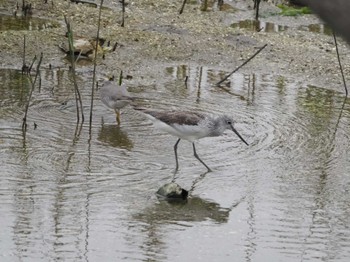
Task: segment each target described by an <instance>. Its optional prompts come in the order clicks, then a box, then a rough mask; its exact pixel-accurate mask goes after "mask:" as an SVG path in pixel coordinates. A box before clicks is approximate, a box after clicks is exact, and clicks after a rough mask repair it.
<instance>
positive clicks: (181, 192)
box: [156, 182, 188, 200]
mask: <svg viewBox="0 0 350 262" xmlns="http://www.w3.org/2000/svg"><path fill="white" fill-rule="evenodd" d="M156 194H157V196H158V197H161V198H164V199H166V200H186V199H187V197H188V191H187V190H185V189H183V188H181V187H180V186H179V185H178V184H176V183H173V182H172V183H168V184H165V185H164V186H162V187H161V188H159V189H158V191H157V193H156Z"/></svg>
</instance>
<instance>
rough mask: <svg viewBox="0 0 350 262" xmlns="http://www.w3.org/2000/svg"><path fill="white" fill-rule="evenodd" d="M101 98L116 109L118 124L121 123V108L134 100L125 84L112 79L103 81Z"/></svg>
mask: <svg viewBox="0 0 350 262" xmlns="http://www.w3.org/2000/svg"><path fill="white" fill-rule="evenodd" d="M100 98H101V101H102V102H103V103H104V104H105V105H106V106H107V107H109V108H111V109H113V110H114V112H115V114H116V120H117V123H118V125H120V109H122V108H123V107H125V106H127V105H128V104H130V103H131V102H132V101H133V100H134V99H133V97H131V96H130V94H129V92H128V90H126V86H125V84H121V85H118V84H116V83H115V82H112V81H106V82H104V83H103V85H102V87H101V89H100Z"/></svg>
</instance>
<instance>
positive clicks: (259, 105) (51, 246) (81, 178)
mask: <svg viewBox="0 0 350 262" xmlns="http://www.w3.org/2000/svg"><path fill="white" fill-rule="evenodd" d="M225 73H226V72H222V71H219V70H216V69H212V68H208V67H199V66H197V65H178V66H172V65H168V66H166V67H165V69H162V70H161V71H160V72H159V74H160V79H161V82H155V81H153V82H151V81H150V82H148V81H146V82H145V84H144V85H143V86H139V85H137V84H136V83H135V82H136V81H137V80H136V79H131V80H125V83H126V84H127V85H128V86H129V91H130V92H131V93H133V94H135V95H136V96H138V97H142V99H140V100H139V101H138V102H139V103H140V104H141V105H143V106H147V107H150V108H157V109H169V108H185V109H191V110H198V111H202V112H211V113H216V114H220V113H226V114H230V115H233V116H234V117H235V119H236V121H237V123H236V128H237V130H238V131H239V132H240V133H241V135H242V136H243V137H244V138H245V139H246V140H247V141H248V142H249V143H250V146H246V145H244V144H243V143H242V142H241V141H240V140H239V139H238V138H237V137H236V136H235V134H233V133H230V132H227V133H226V134H225V135H224V136H221V137H217V138H206V139H203V140H200V141H198V142H197V143H196V145H197V152H198V154H199V155H200V157H201V158H202V159H203V160H204V161H205V162H206V164H207V165H208V166H210V167H211V168H212V169H213V172H211V173H205V171H206V169H205V168H204V167H203V166H202V165H201V164H200V163H199V162H198V161H197V160H196V159H195V158H194V157H193V156H192V147H191V145H190V143H188V142H186V141H182V142H181V143H180V144H179V161H180V170H179V172H178V173H177V175H176V177H175V181H176V183H178V184H180V185H181V186H182V187H184V188H185V189H187V190H190V198H189V200H188V202H187V203H177V204H170V203H167V202H159V201H158V200H157V198H156V197H155V192H156V191H157V190H158V188H159V187H160V186H162V185H163V184H165V183H168V182H170V181H171V180H172V179H173V174H172V171H173V169H174V167H175V160H174V153H173V146H174V143H175V141H176V138H174V137H171V136H170V135H167V134H164V133H162V132H160V131H157V130H155V129H153V127H152V124H151V123H150V122H149V121H147V120H146V119H145V118H144V117H143V116H142V115H140V114H138V113H137V112H135V111H133V110H132V108H131V107H128V108H125V109H124V110H123V113H122V125H121V126H120V127H117V126H116V123H115V115H114V113H113V112H111V111H108V109H106V108H105V107H104V106H103V105H102V104H101V102H100V101H99V99H98V95H97V96H96V98H95V101H94V116H93V126H92V135H91V139H89V138H90V137H89V128H88V124H87V123H85V124H84V125H83V126H82V127H81V128H80V127H79V126H78V127H77V126H76V124H75V122H76V120H75V119H76V113H75V102H74V92H73V89H72V84H71V83H70V76H69V74H68V72H67V71H64V70H56V69H55V70H44V71H43V72H42V85H41V89H40V90H38V89H36V90H35V92H34V94H33V99H32V101H31V103H30V110H29V114H28V130H27V135H26V138H25V139H24V137H23V133H22V130H21V124H22V122H21V121H22V118H23V112H24V108H25V104H26V100H27V98H28V93H29V91H28V90H29V88H30V85H29V82H28V79H26V78H25V77H22V76H21V74H20V72H19V71H15V70H0V101H1V102H0V103H1V104H0V105H1V106H0V164H1V167H2V168H1V171H0V213H1V216H0V224H1V238H0V260H1V261H22V260H23V261H48V260H64V261H110V260H111V258H113V260H115V261H117V260H121V259H124V260H127V261H129V260H138V261H139V260H142V261H146V260H149V261H204V260H205V261H320V260H321V261H348V259H349V257H350V230H349V226H350V220H349V215H350V211H349V210H350V208H349V207H350V204H349V199H350V192H349V186H350V176H349V175H348V174H349V172H350V164H349V153H348V152H349V136H348V127H349V124H350V114H349V101H348V100H344V96H343V94H342V93H341V92H339V93H337V92H334V91H329V90H327V89H326V88H327V87H325V88H321V87H314V86H305V85H304V84H303V83H295V82H294V81H293V79H287V78H285V77H282V76H278V75H256V74H248V75H244V74H240V73H236V74H234V75H233V76H232V77H231V78H230V79H229V81H228V82H226V84H224V85H223V87H224V88H218V87H215V86H214V84H215V83H216V82H218V81H219V80H220V79H221V78H222V77H223V76H224V75H225ZM85 75H86V74H85ZM186 76H188V79H187V82H186V84H185V78H186ZM78 81H79V86H80V88H81V89H82V94H83V98H84V101H83V104H84V108H85V111H84V112H85V118H86V119H88V115H89V105H90V92H91V79H83V78H81V77H80V78H78ZM342 107H343V110H341V109H342ZM86 122H87V121H86ZM34 123H35V124H36V128H35V129H34Z"/></svg>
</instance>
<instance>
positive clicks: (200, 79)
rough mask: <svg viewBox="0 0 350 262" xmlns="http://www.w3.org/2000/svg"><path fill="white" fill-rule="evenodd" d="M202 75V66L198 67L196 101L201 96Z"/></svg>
mask: <svg viewBox="0 0 350 262" xmlns="http://www.w3.org/2000/svg"><path fill="white" fill-rule="evenodd" d="M202 75H203V67H202V66H201V67H200V68H199V81H198V90H197V100H196V101H197V102H198V101H199V99H200V98H201V84H202Z"/></svg>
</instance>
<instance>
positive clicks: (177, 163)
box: [174, 138, 181, 173]
mask: <svg viewBox="0 0 350 262" xmlns="http://www.w3.org/2000/svg"><path fill="white" fill-rule="evenodd" d="M180 140H181V138H179V139H178V140H177V141H176V143H175V145H174V152H175V161H176V167H175V173H176V171H177V170H178V169H179V161H178V160H177V145H178V144H179V142H180Z"/></svg>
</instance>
